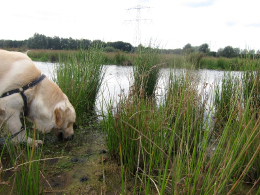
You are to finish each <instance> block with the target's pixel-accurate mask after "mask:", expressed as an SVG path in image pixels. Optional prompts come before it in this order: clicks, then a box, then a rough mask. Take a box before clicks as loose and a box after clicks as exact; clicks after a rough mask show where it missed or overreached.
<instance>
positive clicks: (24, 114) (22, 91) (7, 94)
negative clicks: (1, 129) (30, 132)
mask: <svg viewBox="0 0 260 195" xmlns="http://www.w3.org/2000/svg"><path fill="white" fill-rule="evenodd" d="M45 77H46V76H45V75H44V74H42V75H41V76H40V77H39V78H38V79H36V80H34V81H32V82H31V83H29V84H27V85H25V86H23V87H22V88H18V89H13V90H11V91H8V92H5V93H3V94H2V96H1V97H0V98H4V97H7V96H10V95H13V94H15V93H20V94H21V96H22V98H23V103H24V107H23V117H22V119H21V120H22V127H21V131H19V132H17V133H15V134H13V135H11V136H10V138H11V139H12V138H14V137H16V136H17V135H18V134H19V133H21V132H22V131H24V130H25V127H24V126H25V125H24V117H26V116H27V115H28V111H29V108H28V105H27V97H26V95H25V94H24V92H25V91H26V90H27V89H29V88H32V87H34V86H35V85H37V84H39V83H40V82H41V81H42V80H43V79H44V78H45ZM5 140H6V138H1V139H0V143H4V142H5Z"/></svg>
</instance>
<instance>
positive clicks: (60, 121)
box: [54, 108, 64, 128]
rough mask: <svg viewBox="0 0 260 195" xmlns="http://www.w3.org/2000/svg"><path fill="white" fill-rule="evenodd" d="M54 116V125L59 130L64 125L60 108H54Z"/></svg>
mask: <svg viewBox="0 0 260 195" xmlns="http://www.w3.org/2000/svg"><path fill="white" fill-rule="evenodd" d="M54 115H55V123H56V125H57V127H58V128H61V127H62V125H63V123H64V118H63V111H62V110H61V108H56V109H55V110H54Z"/></svg>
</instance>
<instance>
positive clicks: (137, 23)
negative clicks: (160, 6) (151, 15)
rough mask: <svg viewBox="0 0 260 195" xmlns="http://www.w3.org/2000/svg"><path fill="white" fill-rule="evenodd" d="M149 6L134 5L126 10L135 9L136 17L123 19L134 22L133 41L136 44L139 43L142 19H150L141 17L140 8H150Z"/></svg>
mask: <svg viewBox="0 0 260 195" xmlns="http://www.w3.org/2000/svg"><path fill="white" fill-rule="evenodd" d="M150 8H151V7H147V6H142V5H137V6H135V7H132V8H129V9H127V11H131V10H136V19H133V20H125V22H135V36H134V43H135V44H136V45H137V46H138V45H139V44H141V23H142V22H143V21H152V20H151V19H142V18H141V10H142V9H150Z"/></svg>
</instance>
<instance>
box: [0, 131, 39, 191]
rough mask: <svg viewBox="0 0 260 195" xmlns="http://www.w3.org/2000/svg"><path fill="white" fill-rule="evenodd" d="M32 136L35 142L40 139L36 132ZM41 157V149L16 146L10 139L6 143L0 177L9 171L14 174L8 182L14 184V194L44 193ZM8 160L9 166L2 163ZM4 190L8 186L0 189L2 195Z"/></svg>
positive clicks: (2, 154) (25, 145)
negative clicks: (41, 181)
mask: <svg viewBox="0 0 260 195" xmlns="http://www.w3.org/2000/svg"><path fill="white" fill-rule="evenodd" d="M32 136H33V138H34V140H35V139H38V132H37V131H36V130H34V131H33V132H32ZM7 154H8V156H7ZM41 157H42V149H41V148H40V147H35V146H34V145H33V146H29V145H27V144H14V143H12V142H11V140H9V139H8V140H7V141H6V142H5V144H4V146H3V148H2V152H1V156H0V160H1V161H0V162H1V172H0V174H1V176H0V177H1V178H2V177H3V176H4V175H5V173H6V172H7V171H11V172H12V176H10V177H9V180H8V182H10V183H11V184H12V190H11V192H12V193H14V194H25V195H28V194H30V195H34V194H41V193H42V192H43V186H41V185H40V169H41V166H40V161H41V160H42V159H41ZM6 158H8V159H9V164H4V163H2V162H3V159H6ZM5 182H6V181H5ZM4 188H6V185H2V186H1V187H0V193H1V191H3V190H4Z"/></svg>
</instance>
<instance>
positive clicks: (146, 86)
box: [0, 48, 260, 195]
mask: <svg viewBox="0 0 260 195" xmlns="http://www.w3.org/2000/svg"><path fill="white" fill-rule="evenodd" d="M62 52H64V53H63V54H62V55H61V54H59V65H58V66H57V68H56V71H57V80H56V82H57V83H58V85H59V86H60V87H61V89H62V90H63V91H64V92H65V93H66V94H67V96H68V97H69V99H70V101H71V103H72V105H73V106H74V107H75V108H76V112H77V122H76V123H77V125H78V129H76V130H75V137H76V138H75V141H72V142H68V143H61V147H58V148H59V149H58V151H59V153H58V154H56V157H59V158H64V156H66V158H69V161H66V159H65V160H64V161H63V160H60V161H59V162H61V164H59V165H57V166H58V167H59V171H62V170H67V171H68V172H69V171H71V169H73V165H75V164H72V162H73V161H72V159H75V156H73V154H75V153H77V152H78V153H79V151H81V152H82V151H83V153H80V155H83V156H84V155H86V153H87V152H86V151H87V150H88V149H87V145H86V144H87V143H88V142H89V141H90V140H88V139H90V137H89V136H87V132H88V131H90V132H91V131H92V130H93V129H96V128H98V129H99V130H100V129H101V130H100V131H99V132H98V133H97V134H102V132H103V134H104V140H105V142H104V143H106V147H107V151H108V155H107V156H106V157H105V158H107V159H109V161H110V162H114V163H115V164H113V167H114V168H113V169H114V170H115V171H114V172H113V174H112V177H114V178H116V179H117V183H116V186H117V188H115V187H108V186H111V181H112V180H113V179H111V180H110V179H105V177H106V176H108V175H109V174H108V173H109V172H110V173H111V166H110V168H109V166H107V165H106V161H105V160H103V159H104V156H102V157H101V156H100V158H101V159H102V160H101V161H98V162H96V163H93V164H95V166H97V164H99V165H101V166H100V167H101V173H99V175H101V176H102V180H101V183H99V184H93V185H92V186H91V187H92V188H94V187H93V186H94V185H98V186H99V187H97V189H98V190H97V191H96V192H98V193H100V192H101V193H102V194H104V193H106V192H108V191H109V190H111V189H112V188H113V190H112V191H110V192H111V193H112V194H113V193H114V194H115V193H118V194H203V195H204V194H223V195H224V194H260V163H259V162H260V127H259V122H260V121H259V120H260V119H259V109H258V107H259V95H260V94H259V93H260V91H259V89H260V86H259V83H260V80H259V79H260V75H259V71H258V63H259V62H258V60H252V59H237V60H234V59H222V58H218V59H215V58H208V57H204V56H203V55H201V54H192V55H189V56H179V55H178V56H173V55H162V54H160V53H159V52H158V51H157V50H139V51H138V52H137V53H135V54H124V53H118V54H117V53H113V54H112V53H110V54H107V53H104V52H103V51H102V49H99V48H91V49H89V50H87V51H83V50H79V51H77V52H69V51H62ZM29 54H30V52H29ZM116 55H118V56H117V57H116ZM61 56H62V57H61ZM119 56H120V57H119ZM114 58H118V61H124V62H128V60H129V63H130V62H131V64H132V65H133V72H134V82H133V83H134V84H133V86H131V88H130V89H129V93H128V94H121V95H120V101H119V102H118V104H117V105H116V107H114V106H113V103H111V102H107V103H106V105H105V107H106V110H107V114H103V116H102V117H103V119H102V120H101V121H98V120H93V119H95V118H96V117H95V113H94V109H93V108H94V104H95V99H96V94H97V92H98V90H99V87H100V85H101V83H102V79H103V74H104V69H103V65H104V64H106V62H107V61H108V59H110V60H111V61H113V60H114ZM119 58H120V60H119ZM203 60H204V61H203ZM206 61H212V62H211V63H212V65H210V64H208V65H206V64H207V63H206ZM227 62H228V64H238V65H236V67H237V66H239V70H244V72H242V73H241V74H242V75H241V77H238V76H237V75H236V74H234V73H233V72H232V71H229V72H227V73H226V74H225V75H224V77H223V78H222V80H221V83H222V84H220V83H215V86H214V87H212V90H213V94H214V98H212V99H209V98H210V94H209V92H208V91H206V87H207V83H203V86H204V87H202V88H200V87H198V86H199V83H200V82H201V81H200V78H199V76H198V74H196V71H193V70H194V69H198V68H200V67H201V68H208V67H206V66H211V67H214V68H216V67H218V66H220V64H224V65H223V67H224V69H229V70H232V68H230V66H229V65H225V64H227ZM164 63H167V66H170V67H175V68H180V67H182V68H186V69H185V71H183V73H182V74H180V73H179V74H176V72H175V71H174V69H172V71H171V73H170V76H169V78H168V86H167V89H166V93H165V95H164V96H163V97H161V98H160V99H161V101H160V103H159V104H157V103H156V102H157V101H156V98H157V97H156V94H155V89H156V87H157V83H158V79H159V78H160V77H159V75H158V71H159V70H160V68H161V67H163V66H164V65H165V64H164ZM215 63H219V65H217V66H215V65H214V64H215ZM126 65H127V63H126ZM203 66H204V67H203ZM221 66H222V65H221ZM235 69H236V68H235ZM252 70H254V71H252ZM67 83H70V87H69V88H68V87H67V86H68V85H67ZM84 129H85V130H84ZM86 129H87V130H86ZM34 132H35V133H34ZM30 134H31V136H32V137H33V136H34V135H35V136H38V135H39V134H38V133H37V131H34V129H33V128H32V130H31V131H30ZM97 134H93V135H97ZM39 136H40V138H42V137H41V136H42V135H39ZM91 139H93V140H94V141H95V139H96V140H98V139H97V137H94V138H93V137H92V138H91ZM104 140H103V141H104ZM50 142H52V143H55V145H56V144H57V143H56V141H55V140H54V141H51V138H48V139H47V141H46V145H44V146H43V147H40V148H30V147H27V146H24V145H21V146H17V148H16V147H13V149H12V148H11V145H10V144H6V146H4V147H5V148H3V149H2V153H1V161H2V162H3V161H4V159H8V162H10V163H9V164H7V165H8V166H7V167H5V166H2V169H1V170H2V172H0V173H1V174H3V173H4V172H5V170H6V169H8V168H9V167H14V168H16V169H15V170H16V171H15V172H14V173H15V174H14V175H13V177H15V178H17V179H15V182H14V183H12V186H14V187H13V188H14V189H15V190H16V192H18V194H23V193H24V192H27V191H28V192H30V193H28V194H34V193H36V192H37V193H38V192H40V193H47V191H46V189H44V188H43V187H42V185H41V180H43V175H45V174H47V175H48V174H49V173H50V172H51V171H54V170H57V169H58V168H57V167H56V168H53V169H51V168H50V169H48V171H47V172H42V171H41V170H42V167H44V163H43V162H44V161H45V160H44V159H47V158H49V156H47V155H46V154H47V153H48V151H49V152H50V150H52V149H51V148H52V147H51V146H50V145H49V144H48V143H50ZM91 143H92V142H91ZM92 144H94V142H93V143H92ZM68 146H69V147H73V148H75V150H73V151H74V152H73V154H71V153H70V152H71V151H72V150H70V149H66V148H68ZM95 147H98V146H97V145H95ZM9 148H10V149H9ZM21 151H23V152H21ZM51 153H52V156H51V157H52V158H55V152H54V151H51ZM101 153H102V152H101ZM21 154H22V155H21ZM6 161H7V160H6ZM25 162H26V163H25ZM71 164H72V165H71ZM2 165H3V164H2ZM115 165H116V166H115ZM88 166H89V165H88ZM115 167H116V168H115ZM18 168H19V169H18ZM87 169H91V168H90V167H87ZM80 171H82V170H80ZM80 171H79V172H80ZM54 172H55V171H54ZM56 174H57V172H55V173H53V174H52V177H54V178H55V176H56ZM94 175H95V173H94ZM93 177H94V176H93ZM112 177H111V176H110V177H109V178H112ZM4 178H5V177H4ZM50 178H51V177H50ZM50 178H49V177H48V179H50ZM48 179H46V180H45V181H48ZM10 180H11V179H10ZM32 180H34V181H35V182H30V181H32ZM118 181H119V182H118ZM0 182H6V180H3V179H2V180H1V181H0ZM85 184H88V182H85ZM101 184H102V185H101ZM2 185H4V184H3V183H2ZM50 186H51V185H50ZM86 186H88V185H86ZM114 186H115V185H114ZM0 187H1V186H0ZM118 188H119V189H118ZM59 190H60V191H58V192H57V194H59V193H60V192H61V193H63V194H69V193H71V192H72V191H66V192H63V191H62V188H60V189H59ZM83 191H84V190H83ZM52 192H53V193H56V192H55V191H54V190H53V191H52ZM73 193H75V191H74V192H73ZM79 194H80V193H79ZM82 194H84V193H83V192H82Z"/></svg>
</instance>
